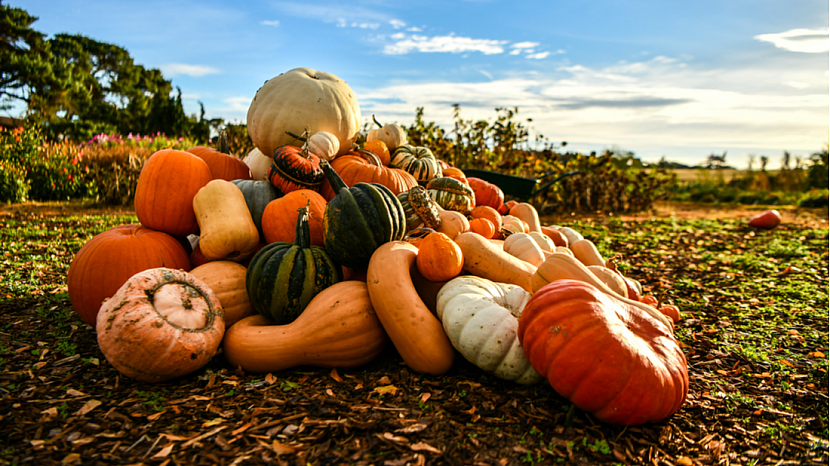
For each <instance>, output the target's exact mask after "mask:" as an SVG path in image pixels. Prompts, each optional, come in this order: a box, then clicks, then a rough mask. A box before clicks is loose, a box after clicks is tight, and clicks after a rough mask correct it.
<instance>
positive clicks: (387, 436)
mask: <svg viewBox="0 0 830 466" xmlns="http://www.w3.org/2000/svg"><path fill="white" fill-rule="evenodd" d="M381 437H382V438H383V439H386V440H389V441H390V442H395V443H407V442H409V439H407V438H406V437H398V436H396V435H393V434H392V433H391V432H384V433H383V435H382V436H381Z"/></svg>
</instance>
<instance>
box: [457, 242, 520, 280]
mask: <svg viewBox="0 0 830 466" xmlns="http://www.w3.org/2000/svg"><path fill="white" fill-rule="evenodd" d="M455 242H456V243H457V244H458V246H459V247H460V248H461V253H462V254H463V255H464V270H466V271H468V272H470V273H471V274H473V275H475V276H477V277H482V278H486V279H488V280H492V281H494V282H498V283H510V284H512V285H519V286H520V287H522V288H524V289H525V290H526V291H531V279H532V278H533V274H534V273H535V272H536V267H534V266H533V265H532V264H530V263H527V262H525V261H523V260H521V259H519V258H517V257H513V256H511V255H510V254H508V253H507V252H505V251H504V246H503V245H498V244H496V243H493V242H492V241H490V240H489V239H485V238H484V237H483V236H481V235H479V234H477V233H473V232H468V233H461V234H460V235H458V236H457V237H456V238H455Z"/></svg>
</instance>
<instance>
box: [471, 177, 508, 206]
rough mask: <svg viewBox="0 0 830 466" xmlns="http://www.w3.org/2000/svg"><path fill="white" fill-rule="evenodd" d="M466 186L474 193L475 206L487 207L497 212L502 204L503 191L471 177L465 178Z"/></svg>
mask: <svg viewBox="0 0 830 466" xmlns="http://www.w3.org/2000/svg"><path fill="white" fill-rule="evenodd" d="M467 184H469V185H470V188H472V189H473V193H475V201H476V205H489V206H490V207H492V208H494V209H496V210H498V209H499V207H501V205H502V204H504V191H502V190H501V188H499V187H498V186H496V185H494V184H493V183H490V182H487V181H484V180H482V179H481V178H476V177H472V176H471V177H468V178H467Z"/></svg>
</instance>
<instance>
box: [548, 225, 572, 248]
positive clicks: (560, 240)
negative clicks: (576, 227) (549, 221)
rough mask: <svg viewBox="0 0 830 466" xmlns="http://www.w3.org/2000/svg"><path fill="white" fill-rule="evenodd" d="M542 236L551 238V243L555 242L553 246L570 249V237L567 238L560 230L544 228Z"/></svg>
mask: <svg viewBox="0 0 830 466" xmlns="http://www.w3.org/2000/svg"><path fill="white" fill-rule="evenodd" d="M542 234H544V235H545V236H547V237H548V238H550V239H551V241H553V244H555V245H556V247H560V246H564V247H568V237H567V236H565V234H564V233H562V232H561V231H559V230H558V229H556V228H554V227H547V226H543V227H542Z"/></svg>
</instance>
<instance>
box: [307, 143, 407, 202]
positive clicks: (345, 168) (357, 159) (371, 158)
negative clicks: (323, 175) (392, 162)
mask: <svg viewBox="0 0 830 466" xmlns="http://www.w3.org/2000/svg"><path fill="white" fill-rule="evenodd" d="M331 166H332V168H334V170H335V171H336V172H337V174H338V175H340V178H341V179H342V180H343V182H344V183H346V186H354V185H355V183H379V184H382V185H384V186H386V187H387V188H389V190H390V191H392V193H393V194H395V195H396V196H397V195H398V194H400V193H403V192H406V191H409V189H410V188H412V187H413V186H418V182H417V181H416V180H415V178H413V177H412V175H410V174H409V173H407V172H405V171H403V170H400V169H398V168H388V167H385V166H383V165H382V164H381V162H380V160H379V159H378V157H377V156H376V155H375V154H373V153H372V152H369V151H366V150H356V151H351V152H347V153H346V154H344V155H341V156H339V157H337V158H335V159H334V160H332V161H331ZM320 194H321V195H322V196H323V197H324V198H326V200H329V201H330V200H331V199H332V198H333V197H334V195H335V194H336V193H335V192H334V190H333V189H332V188H331V184H330V183H329V182H328V181H323V183H322V184H320Z"/></svg>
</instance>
